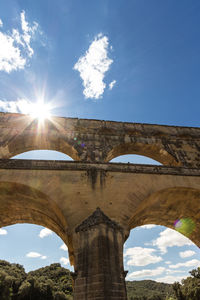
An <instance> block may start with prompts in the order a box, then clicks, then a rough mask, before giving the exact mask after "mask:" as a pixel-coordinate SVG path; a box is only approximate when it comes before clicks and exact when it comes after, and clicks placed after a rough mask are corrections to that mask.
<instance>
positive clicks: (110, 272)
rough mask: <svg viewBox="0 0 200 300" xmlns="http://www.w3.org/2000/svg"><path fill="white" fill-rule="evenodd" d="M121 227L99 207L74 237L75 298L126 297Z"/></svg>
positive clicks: (115, 299)
mask: <svg viewBox="0 0 200 300" xmlns="http://www.w3.org/2000/svg"><path fill="white" fill-rule="evenodd" d="M124 242H125V234H124V230H123V228H122V227H121V226H119V225H118V224H117V223H115V222H114V221H112V220H110V219H109V218H108V217H107V216H106V215H105V214H104V213H103V212H102V211H101V210H100V209H99V208H97V209H96V211H95V212H94V213H93V214H92V215H91V216H90V217H88V218H87V219H86V220H85V221H83V223H82V224H80V225H79V226H78V227H77V228H76V230H75V234H74V237H73V246H74V258H75V260H74V263H75V264H74V267H75V273H74V300H80V299H81V300H97V299H98V300H122V299H123V300H126V299H127V295H126V286H125V275H126V272H124V268H123V244H124Z"/></svg>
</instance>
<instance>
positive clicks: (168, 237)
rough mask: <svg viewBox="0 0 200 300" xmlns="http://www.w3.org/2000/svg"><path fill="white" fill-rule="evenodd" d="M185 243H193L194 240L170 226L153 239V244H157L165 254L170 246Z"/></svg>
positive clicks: (183, 244) (179, 245)
mask: <svg viewBox="0 0 200 300" xmlns="http://www.w3.org/2000/svg"><path fill="white" fill-rule="evenodd" d="M185 245H192V242H191V241H190V240H189V239H188V238H186V237H185V236H183V235H182V234H181V233H179V232H177V231H175V230H172V229H170V228H167V229H165V230H164V231H162V232H161V233H160V236H159V237H158V238H157V239H156V240H154V241H153V246H157V247H158V248H159V249H160V250H161V252H162V253H163V254H164V253H166V252H167V248H168V247H173V246H178V247H181V246H185Z"/></svg>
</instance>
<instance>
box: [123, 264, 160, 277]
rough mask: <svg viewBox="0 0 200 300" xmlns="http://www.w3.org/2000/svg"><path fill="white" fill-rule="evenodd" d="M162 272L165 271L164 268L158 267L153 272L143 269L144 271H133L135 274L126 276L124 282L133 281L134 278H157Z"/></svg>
mask: <svg viewBox="0 0 200 300" xmlns="http://www.w3.org/2000/svg"><path fill="white" fill-rule="evenodd" d="M164 271H165V268H164V267H158V268H156V269H153V270H151V269H144V270H141V271H135V272H132V273H130V274H128V276H127V278H126V280H133V279H136V278H139V277H149V278H150V279H151V277H153V276H158V275H160V274H162V273H163V272H164Z"/></svg>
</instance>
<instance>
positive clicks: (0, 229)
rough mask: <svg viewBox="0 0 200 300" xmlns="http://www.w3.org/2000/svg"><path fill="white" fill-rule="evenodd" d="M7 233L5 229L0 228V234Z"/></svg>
mask: <svg viewBox="0 0 200 300" xmlns="http://www.w3.org/2000/svg"><path fill="white" fill-rule="evenodd" d="M6 234H8V232H7V230H5V229H2V228H0V235H6Z"/></svg>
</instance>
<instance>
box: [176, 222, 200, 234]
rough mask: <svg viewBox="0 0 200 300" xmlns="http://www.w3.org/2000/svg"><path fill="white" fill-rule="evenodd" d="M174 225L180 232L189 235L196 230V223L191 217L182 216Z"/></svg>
mask: <svg viewBox="0 0 200 300" xmlns="http://www.w3.org/2000/svg"><path fill="white" fill-rule="evenodd" d="M174 227H175V229H176V230H177V231H178V232H180V233H182V234H184V235H186V236H189V235H191V234H192V232H193V231H194V229H195V227H196V225H195V222H194V221H193V220H192V219H191V218H182V219H178V220H176V221H175V222H174Z"/></svg>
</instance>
